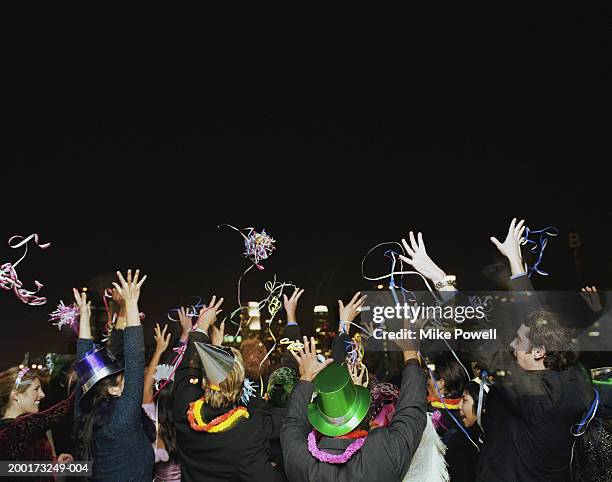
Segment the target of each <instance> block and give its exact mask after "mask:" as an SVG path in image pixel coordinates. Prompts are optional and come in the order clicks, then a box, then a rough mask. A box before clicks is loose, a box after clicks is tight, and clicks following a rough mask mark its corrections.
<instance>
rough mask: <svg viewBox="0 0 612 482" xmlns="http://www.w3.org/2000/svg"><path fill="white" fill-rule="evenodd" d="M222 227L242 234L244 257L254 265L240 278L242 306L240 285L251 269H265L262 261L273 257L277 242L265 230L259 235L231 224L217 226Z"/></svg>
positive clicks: (239, 304)
mask: <svg viewBox="0 0 612 482" xmlns="http://www.w3.org/2000/svg"><path fill="white" fill-rule="evenodd" d="M222 226H227V227H228V228H230V229H233V230H234V231H236V232H238V233H240V235H241V236H242V237H243V238H244V253H243V256H244V257H245V258H248V259H250V260H251V263H252V264H251V266H249V267H248V268H247V269H245V270H244V272H243V273H242V274H241V275H240V278H238V289H237V296H238V306H241V304H242V302H241V301H240V285H241V283H242V278H243V277H244V275H245V274H247V273H248V272H249V271H250V270H251V268H253V266H255V267H257V269H259V270H262V269H264V267H263V266H262V265H261V261H263V260H265V259H268V258H269V257H270V256H271V255H272V252H273V251H274V250H275V249H276V246H274V243H275V242H276V241H275V240H274V239H272V237H271V236H269V235H268V234H266V230H265V229H262V230H261V233H258V232H257V231H255V228H244V229H238V228H237V227H235V226H232V225H231V224H220V225H219V226H217V228H221V227H222ZM245 232H246V234H245Z"/></svg>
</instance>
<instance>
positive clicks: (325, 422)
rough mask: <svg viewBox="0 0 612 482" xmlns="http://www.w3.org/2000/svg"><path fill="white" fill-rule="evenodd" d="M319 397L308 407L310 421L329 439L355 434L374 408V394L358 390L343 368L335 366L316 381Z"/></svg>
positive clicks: (327, 369)
mask: <svg viewBox="0 0 612 482" xmlns="http://www.w3.org/2000/svg"><path fill="white" fill-rule="evenodd" d="M313 384H314V391H315V393H316V394H317V395H316V398H315V401H314V403H309V404H308V420H309V421H310V423H311V424H312V426H313V427H314V428H316V429H317V430H318V431H319V432H321V433H322V434H323V435H327V436H328V437H337V436H338V435H345V434H347V433H349V432H350V431H351V430H354V429H355V427H357V425H359V423H360V422H361V421H362V420H363V419H364V417H365V416H366V414H367V413H368V409H369V408H370V400H371V397H370V391H369V390H368V389H367V388H364V387H360V386H356V385H354V384H353V381H352V380H351V376H350V374H349V372H348V370H347V369H346V367H343V366H342V365H339V364H337V363H332V364H331V365H328V366H327V367H325V368H324V369H323V370H322V371H321V372H320V373H319V374H318V375H317V376H316V377H315V379H314V381H313Z"/></svg>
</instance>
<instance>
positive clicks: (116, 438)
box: [75, 270, 154, 481]
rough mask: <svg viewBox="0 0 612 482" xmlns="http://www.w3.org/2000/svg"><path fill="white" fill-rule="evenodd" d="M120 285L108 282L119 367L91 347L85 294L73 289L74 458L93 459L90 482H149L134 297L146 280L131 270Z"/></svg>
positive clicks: (110, 356)
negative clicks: (115, 302) (76, 326)
mask: <svg viewBox="0 0 612 482" xmlns="http://www.w3.org/2000/svg"><path fill="white" fill-rule="evenodd" d="M117 276H118V277H119V280H120V282H121V286H119V285H118V284H117V283H113V284H114V286H115V288H116V289H117V292H118V293H119V294H120V295H121V297H122V298H123V299H124V301H125V308H126V328H125V330H124V335H123V354H124V360H125V367H122V366H121V365H120V364H119V363H118V362H117V359H116V357H115V355H114V354H113V353H112V352H110V351H108V350H107V349H101V350H98V351H95V352H90V350H91V349H92V348H93V340H92V337H91V328H90V326H89V318H90V307H89V303H87V301H86V296H85V293H82V294H81V295H79V294H78V292H76V290H75V298H76V299H77V304H78V305H79V308H80V312H81V319H80V331H79V340H78V342H77V359H80V361H79V362H77V364H76V365H75V370H76V372H77V374H78V376H79V385H80V390H81V391H82V392H83V396H82V399H81V401H80V410H81V415H80V418H79V422H78V430H77V447H79V448H80V453H79V456H78V458H79V459H80V460H92V461H93V478H94V479H96V480H112V481H117V480H142V481H145V480H146V481H150V480H151V479H152V478H153V461H154V456H153V449H152V447H151V443H150V440H149V438H148V437H147V435H146V433H145V429H144V425H143V418H142V417H141V412H142V393H143V388H144V387H143V385H144V377H143V372H144V336H143V332H142V326H141V324H140V316H139V310H138V298H139V296H140V287H141V286H142V284H143V283H144V281H145V279H146V276H144V277H143V278H142V279H141V280H140V281H138V277H139V271H138V270H137V271H136V273H135V275H134V279H133V280H132V272H131V270H128V273H127V281H126V280H125V279H124V278H123V276H122V275H121V273H119V272H117Z"/></svg>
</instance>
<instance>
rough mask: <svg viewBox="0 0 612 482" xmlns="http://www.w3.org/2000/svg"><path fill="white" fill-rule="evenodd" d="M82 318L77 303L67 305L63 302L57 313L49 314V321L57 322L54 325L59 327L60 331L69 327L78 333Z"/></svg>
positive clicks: (60, 303) (56, 310)
mask: <svg viewBox="0 0 612 482" xmlns="http://www.w3.org/2000/svg"><path fill="white" fill-rule="evenodd" d="M80 318H81V315H80V310H79V307H78V306H77V305H76V303H72V304H71V305H65V304H64V302H63V301H62V300H60V302H59V305H57V308H56V309H55V311H52V312H51V313H50V314H49V321H55V323H53V325H55V326H57V328H58V330H61V329H62V326H68V327H69V328H71V329H72V330H74V331H75V332H77V333H78V326H79V320H80Z"/></svg>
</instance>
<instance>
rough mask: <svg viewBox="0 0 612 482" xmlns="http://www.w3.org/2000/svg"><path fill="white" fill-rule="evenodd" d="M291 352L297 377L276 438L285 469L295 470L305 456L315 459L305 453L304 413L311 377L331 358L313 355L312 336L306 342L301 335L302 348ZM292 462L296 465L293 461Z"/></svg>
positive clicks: (310, 459) (299, 470)
mask: <svg viewBox="0 0 612 482" xmlns="http://www.w3.org/2000/svg"><path fill="white" fill-rule="evenodd" d="M291 353H292V355H293V357H294V358H295V360H296V361H297V363H298V367H299V371H300V381H299V382H298V384H297V385H296V386H295V388H294V389H293V392H292V394H291V398H290V399H289V407H288V409H287V416H286V417H285V419H284V420H283V425H282V427H281V434H280V438H281V447H282V449H283V460H284V461H285V466H286V472H287V473H293V474H297V473H300V472H301V471H302V470H303V466H302V464H303V462H304V461H305V460H306V461H311V463H315V459H314V458H313V457H312V456H311V455H310V454H309V453H308V448H307V446H306V440H307V437H308V433H309V432H310V423H309V422H308V416H307V414H306V413H307V405H308V403H309V402H310V400H311V397H312V389H313V385H312V381H313V380H314V379H315V377H316V376H317V374H318V373H319V372H320V371H321V370H323V368H325V367H326V366H327V365H329V364H330V363H332V362H333V360H332V359H327V360H325V362H323V363H321V362H320V361H319V360H318V359H317V350H316V343H315V339H314V338H311V339H310V342H309V341H308V338H306V337H304V348H303V349H301V350H300V351H299V352H298V353H297V354H296V353H293V352H291ZM298 461H300V462H298ZM296 463H297V464H298V465H295V464H296ZM302 480H306V474H304V479H302Z"/></svg>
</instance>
